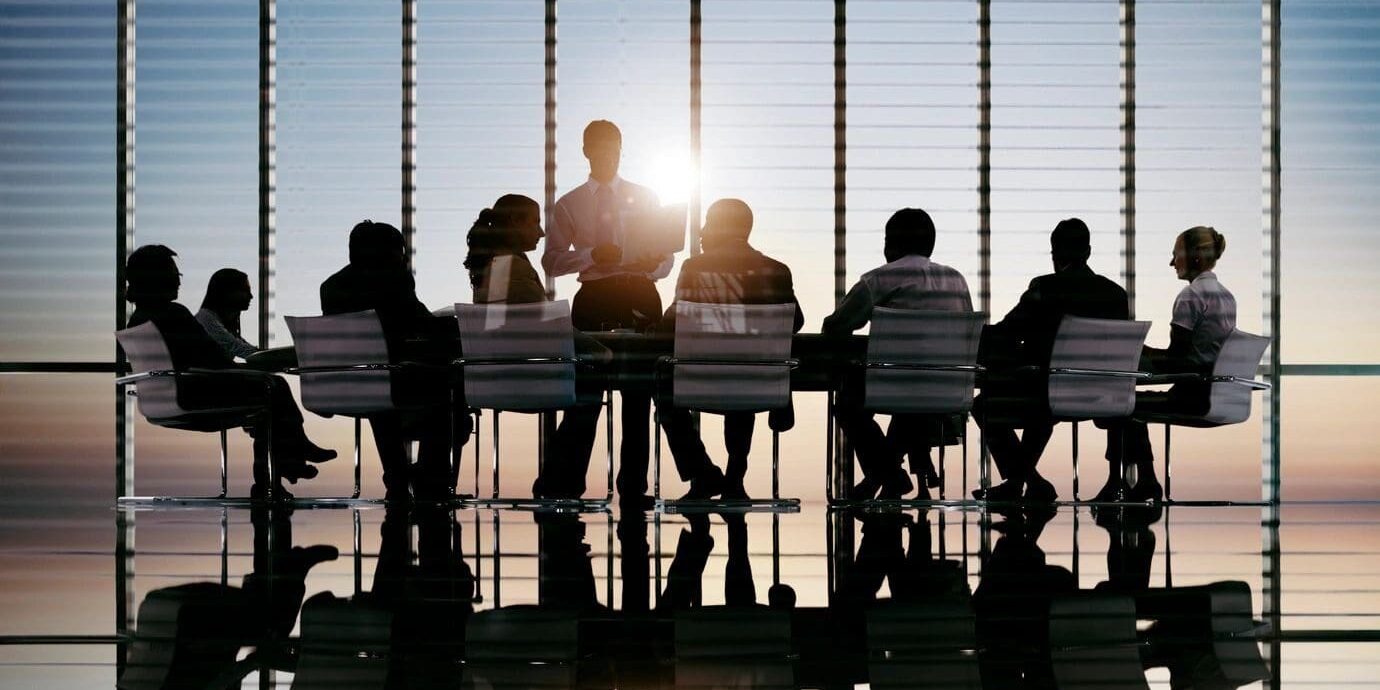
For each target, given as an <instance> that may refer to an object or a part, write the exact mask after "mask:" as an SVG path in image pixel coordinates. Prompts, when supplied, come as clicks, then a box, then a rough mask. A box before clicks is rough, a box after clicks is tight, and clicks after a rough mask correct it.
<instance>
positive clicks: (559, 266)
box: [541, 202, 671, 278]
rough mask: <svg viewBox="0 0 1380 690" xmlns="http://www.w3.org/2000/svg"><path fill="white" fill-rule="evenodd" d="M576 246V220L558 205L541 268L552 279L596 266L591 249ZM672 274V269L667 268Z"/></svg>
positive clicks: (552, 218)
mask: <svg viewBox="0 0 1380 690" xmlns="http://www.w3.org/2000/svg"><path fill="white" fill-rule="evenodd" d="M574 244H575V219H574V218H573V217H571V215H570V209H568V208H566V205H565V204H562V203H560V202H557V203H556V210H555V212H554V213H552V214H551V224H550V227H548V228H547V229H546V249H545V250H543V251H542V255H541V267H542V269H543V270H545V271H546V275H549V276H551V277H553V278H554V277H556V276H563V275H569V274H571V273H579V272H580V271H583V270H585V269H587V268H589V267H590V266H593V265H594V257H592V256H590V254H591V252H593V249H592V248H589V249H572V246H573V245H574ZM666 270H667V272H670V270H671V269H670V267H669V266H668V267H667V268H666Z"/></svg>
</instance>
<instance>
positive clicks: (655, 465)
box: [652, 406, 661, 566]
mask: <svg viewBox="0 0 1380 690" xmlns="http://www.w3.org/2000/svg"><path fill="white" fill-rule="evenodd" d="M652 437H653V439H654V441H653V443H652V503H653V504H654V505H658V506H659V505H661V408H660V407H659V406H658V407H657V409H656V411H654V412H652ZM657 565H658V566H659V565H660V563H658V564H657Z"/></svg>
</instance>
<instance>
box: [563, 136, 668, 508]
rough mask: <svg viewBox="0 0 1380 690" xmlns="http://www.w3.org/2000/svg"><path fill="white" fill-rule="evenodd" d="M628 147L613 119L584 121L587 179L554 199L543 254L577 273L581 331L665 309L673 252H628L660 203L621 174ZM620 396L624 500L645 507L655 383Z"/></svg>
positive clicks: (642, 320) (651, 320) (575, 310)
mask: <svg viewBox="0 0 1380 690" xmlns="http://www.w3.org/2000/svg"><path fill="white" fill-rule="evenodd" d="M622 151H623V135H622V133H621V132H620V131H619V130H618V127H617V126H616V125H614V124H613V123H612V122H609V121H607V120H595V121H593V122H591V123H589V125H588V126H586V127H585V131H584V155H585V158H586V159H588V160H589V180H588V181H586V182H585V183H584V184H582V185H580V186H579V187H576V188H575V189H572V190H570V191H569V192H566V193H565V194H564V195H563V196H562V197H561V198H560V199H559V200H558V201H557V202H556V207H555V209H554V210H553V212H552V217H551V227H550V228H548V236H547V238H546V249H545V251H544V252H543V254H542V260H541V262H542V266H543V267H544V268H545V269H546V274H547V275H548V276H551V277H556V276H563V275H568V274H570V273H578V274H579V278H580V289H579V291H578V292H576V293H575V298H574V300H573V301H572V304H571V320H572V321H573V323H574V325H575V328H578V329H580V330H582V331H602V330H610V329H634V330H638V331H645V330H647V329H649V328H650V327H651V326H652V325H653V324H655V323H656V319H657V318H658V316H660V314H661V297H660V295H658V294H657V291H656V285H655V284H654V283H655V281H656V280H658V279H660V278H664V277H666V276H667V275H668V274H670V272H671V263H672V258H671V256H670V255H666V256H663V257H652V258H641V257H624V256H623V248H624V246H625V243H626V240H627V239H628V237H629V236H630V234H631V233H635V232H638V231H639V230H641V228H637V227H632V223H631V222H630V220H631V219H632V218H633V217H634V216H636V215H637V214H639V213H642V212H647V211H651V210H654V209H656V208H657V207H658V202H657V198H656V195H655V194H654V193H652V191H651V190H649V189H647V188H646V187H643V186H641V185H637V184H633V183H632V182H629V181H627V180H624V179H623V178H621V177H619V175H618V165H619V162H620V160H621V157H622ZM625 258H626V261H625ZM647 378H648V379H650V373H648V376H647ZM649 383H650V382H649ZM622 397H623V412H622V421H623V424H622V434H623V440H622V447H621V449H620V453H619V454H620V456H621V462H620V464H619V467H618V482H617V483H618V493H619V499H620V501H622V502H623V504H624V505H626V506H632V507H636V508H638V509H647V508H650V507H651V498H650V497H648V496H646V495H645V493H646V490H647V452H648V449H649V447H650V436H649V434H648V425H647V421H648V416H649V415H650V413H651V389H650V385H647V386H634V387H626V388H625V389H624V390H623V396H622ZM592 431H593V430H592V429H591V433H592ZM590 444H591V446H592V444H593V441H590ZM581 445H583V443H582V444H581Z"/></svg>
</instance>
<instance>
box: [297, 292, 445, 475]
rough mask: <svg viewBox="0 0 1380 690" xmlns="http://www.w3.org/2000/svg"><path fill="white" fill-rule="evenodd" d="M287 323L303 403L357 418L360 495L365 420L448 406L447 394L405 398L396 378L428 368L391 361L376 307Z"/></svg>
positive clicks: (440, 371) (324, 412)
mask: <svg viewBox="0 0 1380 690" xmlns="http://www.w3.org/2000/svg"><path fill="white" fill-rule="evenodd" d="M287 325H288V331H290V332H291V333H292V341H293V344H294V345H296V347H297V361H298V362H299V363H300V364H301V366H300V367H298V368H297V369H295V370H294V371H295V372H296V373H297V374H299V375H300V376H301V381H302V406H303V407H305V408H307V409H308V410H311V411H312V412H315V413H316V414H319V415H321V416H323V417H330V416H333V415H341V416H342V417H353V418H354V422H355V446H354V450H355V452H354V471H355V486H354V493H353V494H352V495H351V498H359V454H360V418H362V417H368V416H371V415H376V414H384V413H389V412H397V411H401V410H407V409H418V408H422V407H426V406H430V405H448V404H449V401H448V400H447V399H445V398H443V397H442V396H443V395H444V394H443V393H437V394H436V395H432V396H422V397H413V396H407V397H405V398H402V397H400V396H397V395H395V387H394V384H395V377H397V376H399V375H401V374H402V373H403V372H405V371H409V370H417V369H425V368H427V367H426V365H422V364H415V363H395V362H391V361H390V359H389V356H388V341H387V340H385V339H384V335H383V326H382V325H381V324H380V323H379V318H378V315H377V314H375V313H374V311H373V310H372V309H371V310H368V311H360V312H353V313H349V314H336V315H332V316H289V317H287ZM435 375H439V376H442V377H444V370H443V369H436V374H435ZM436 390H437V391H444V390H445V387H444V386H437V387H436ZM458 461H459V458H456V462H457V463H458Z"/></svg>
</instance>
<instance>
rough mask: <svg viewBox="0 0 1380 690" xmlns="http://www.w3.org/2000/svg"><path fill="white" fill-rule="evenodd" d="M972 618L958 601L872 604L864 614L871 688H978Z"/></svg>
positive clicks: (974, 621)
mask: <svg viewBox="0 0 1380 690" xmlns="http://www.w3.org/2000/svg"><path fill="white" fill-rule="evenodd" d="M977 647H978V644H977V617H976V616H975V615H974V614H973V608H972V606H971V605H970V604H969V603H968V602H967V601H963V600H957V599H934V600H932V601H927V602H924V603H911V604H904V605H902V604H892V605H889V606H877V607H874V608H872V609H870V610H868V612H867V649H868V664H867V679H868V683H869V684H870V685H871V687H873V688H877V689H878V690H886V689H887V688H950V689H953V690H958V689H960V688H973V689H975V690H976V689H977V688H981V687H982V681H981V678H980V677H979V675H978V657H977V653H976V652H977Z"/></svg>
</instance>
